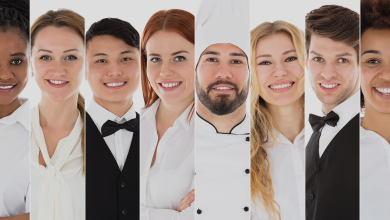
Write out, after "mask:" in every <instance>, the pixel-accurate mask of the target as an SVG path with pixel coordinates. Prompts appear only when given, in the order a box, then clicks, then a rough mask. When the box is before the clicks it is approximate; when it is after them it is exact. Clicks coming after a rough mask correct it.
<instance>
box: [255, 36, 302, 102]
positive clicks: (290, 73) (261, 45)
mask: <svg viewBox="0 0 390 220" xmlns="http://www.w3.org/2000/svg"><path fill="white" fill-rule="evenodd" d="M256 76H257V81H258V84H259V94H260V96H261V97H262V98H263V99H264V100H265V101H266V102H267V103H269V104H272V105H276V106H285V105H288V104H291V103H293V102H295V101H297V100H298V99H299V98H300V97H302V95H303V93H304V83H302V82H300V80H301V79H302V78H303V76H304V71H303V69H302V67H301V65H299V62H298V58H297V53H296V51H295V47H294V44H293V42H292V39H291V37H290V36H289V35H288V34H286V33H283V32H282V33H277V34H272V35H268V36H266V37H263V38H261V39H260V40H259V41H258V43H257V46H256Z"/></svg>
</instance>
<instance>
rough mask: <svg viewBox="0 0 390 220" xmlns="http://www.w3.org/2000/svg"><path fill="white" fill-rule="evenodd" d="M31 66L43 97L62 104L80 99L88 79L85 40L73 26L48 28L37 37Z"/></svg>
mask: <svg viewBox="0 0 390 220" xmlns="http://www.w3.org/2000/svg"><path fill="white" fill-rule="evenodd" d="M31 63H32V72H33V73H34V76H35V79H36V81H37V84H38V86H39V88H40V89H41V91H42V94H43V97H47V98H49V99H50V100H51V101H53V102H61V101H64V100H66V99H68V98H69V97H71V96H77V95H78V91H79V87H80V85H81V82H82V79H83V77H84V44H83V39H82V38H81V37H80V36H79V35H77V33H76V32H75V31H74V30H73V29H71V28H69V27H54V26H49V27H45V28H43V29H42V30H40V31H39V32H38V33H37V35H36V37H35V42H34V47H33V48H32V62H31Z"/></svg>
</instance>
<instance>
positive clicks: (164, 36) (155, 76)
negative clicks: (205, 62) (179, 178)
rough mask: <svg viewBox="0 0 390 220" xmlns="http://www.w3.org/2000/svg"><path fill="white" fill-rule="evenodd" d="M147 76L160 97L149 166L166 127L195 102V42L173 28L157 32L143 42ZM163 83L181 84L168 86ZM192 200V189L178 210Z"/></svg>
mask: <svg viewBox="0 0 390 220" xmlns="http://www.w3.org/2000/svg"><path fill="white" fill-rule="evenodd" d="M146 53H147V67H146V71H147V76H148V80H149V82H150V84H151V86H152V88H153V90H154V91H155V92H156V93H157V95H158V96H159V97H160V99H161V101H160V105H159V107H158V109H157V112H156V128H157V135H158V142H157V147H156V150H155V152H154V155H153V158H152V163H151V167H152V166H153V165H154V162H155V161H156V154H157V148H158V143H159V141H160V139H161V138H162V137H163V135H164V134H165V132H166V131H167V130H168V128H170V127H173V124H174V122H175V120H176V119H177V118H178V117H179V116H180V115H181V114H182V113H183V112H184V110H186V109H187V107H188V106H189V105H190V104H191V103H192V102H193V101H194V75H195V72H194V68H195V62H194V55H195V48H194V44H192V43H191V42H189V41H188V40H186V39H185V38H184V37H183V36H181V35H180V34H178V33H176V32H172V31H157V32H156V33H154V34H153V35H152V36H151V37H150V38H149V40H148V42H147V43H146ZM162 83H164V84H166V83H180V84H179V85H178V86H176V87H173V88H171V89H166V88H163V87H162ZM194 200H195V192H194V190H191V191H190V192H189V193H188V194H187V195H186V196H185V197H184V198H183V199H182V200H181V202H180V205H179V207H178V209H177V211H178V212H181V211H182V210H184V209H186V208H187V207H189V206H190V204H191V203H192V202H193V201H194Z"/></svg>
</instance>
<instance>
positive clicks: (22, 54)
mask: <svg viewBox="0 0 390 220" xmlns="http://www.w3.org/2000/svg"><path fill="white" fill-rule="evenodd" d="M10 56H11V57H15V56H26V54H25V53H23V52H19V53H13V54H11V55H10Z"/></svg>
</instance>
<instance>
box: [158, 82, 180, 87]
mask: <svg viewBox="0 0 390 220" xmlns="http://www.w3.org/2000/svg"><path fill="white" fill-rule="evenodd" d="M179 84H180V82H177V83H161V85H162V86H163V87H165V88H171V87H175V86H178V85H179Z"/></svg>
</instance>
